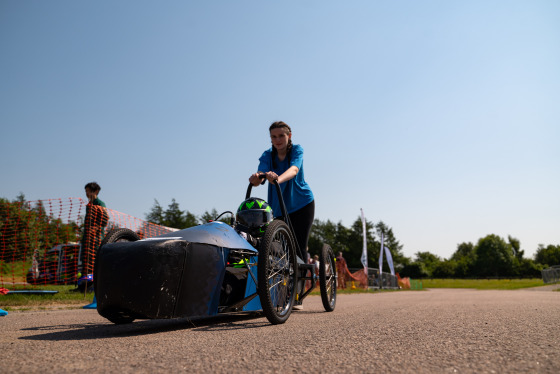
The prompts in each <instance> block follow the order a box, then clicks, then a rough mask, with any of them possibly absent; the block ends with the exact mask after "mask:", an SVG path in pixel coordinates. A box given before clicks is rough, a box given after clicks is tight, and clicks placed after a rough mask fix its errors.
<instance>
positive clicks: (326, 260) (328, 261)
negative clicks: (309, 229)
mask: <svg viewBox="0 0 560 374" xmlns="http://www.w3.org/2000/svg"><path fill="white" fill-rule="evenodd" d="M319 287H320V288H321V300H322V301H323V307H324V308H325V310H326V311H327V312H332V311H333V310H334V307H335V306H336V265H335V259H334V253H333V250H332V248H331V247H330V245H328V244H323V249H322V250H321V253H320V256H319Z"/></svg>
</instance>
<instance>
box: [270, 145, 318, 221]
mask: <svg viewBox="0 0 560 374" xmlns="http://www.w3.org/2000/svg"><path fill="white" fill-rule="evenodd" d="M275 161H276V168H273V167H272V148H270V149H268V150H266V151H264V153H263V154H262V156H261V158H259V162H260V163H259V171H260V172H263V173H266V172H269V171H273V172H275V173H276V174H278V175H279V176H280V175H281V174H283V173H284V172H285V171H286V170H288V169H289V168H290V166H296V167H297V168H298V169H299V171H298V173H297V174H296V176H295V177H294V178H292V179H290V180H289V181H287V182H284V183H282V184H280V190H281V191H282V197H283V198H284V204H286V210H287V211H288V214H291V213H293V212H296V211H298V210H300V209H301V208H303V207H304V206H306V205H307V204H309V203H311V202H312V201H313V192H311V188H309V185H308V184H307V182H306V181H305V178H304V174H303V147H302V146H300V145H299V144H294V146H293V147H292V154H291V157H290V156H289V155H287V156H286V158H284V160H283V161H280V160H279V159H278V156H276V160H275ZM268 203H269V204H270V206H271V208H272V211H273V212H274V216H275V217H279V216H281V215H282V210H281V209H280V202H279V201H278V194H277V192H276V187H275V186H274V185H272V184H270V183H269V184H268Z"/></svg>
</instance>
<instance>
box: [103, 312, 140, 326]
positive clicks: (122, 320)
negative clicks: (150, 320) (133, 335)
mask: <svg viewBox="0 0 560 374" xmlns="http://www.w3.org/2000/svg"><path fill="white" fill-rule="evenodd" d="M105 318H107V319H108V320H109V321H111V322H113V323H114V324H115V325H125V324H127V323H132V322H133V321H134V318H132V317H127V316H122V315H116V314H115V315H110V316H106V317H105Z"/></svg>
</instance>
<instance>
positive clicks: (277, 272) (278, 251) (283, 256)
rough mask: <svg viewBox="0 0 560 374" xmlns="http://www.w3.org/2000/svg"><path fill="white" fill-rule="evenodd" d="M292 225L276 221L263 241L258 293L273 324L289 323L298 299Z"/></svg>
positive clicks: (260, 255) (260, 250)
mask: <svg viewBox="0 0 560 374" xmlns="http://www.w3.org/2000/svg"><path fill="white" fill-rule="evenodd" d="M294 243H295V242H294V239H293V237H292V234H291V232H290V229H289V227H288V225H287V224H286V223H285V222H284V221H281V220H274V221H272V222H271V223H270V224H269V225H268V227H267V229H266V231H265V233H264V237H263V239H262V241H261V245H260V248H259V260H258V272H257V275H258V281H257V282H258V290H259V298H260V300H261V306H262V309H263V312H264V315H265V316H266V318H267V319H268V320H269V321H270V323H272V324H274V325H277V324H280V323H284V322H286V320H287V319H288V317H290V314H291V312H292V306H293V304H294V301H295V297H296V284H297V271H296V269H297V258H296V250H295V244H294Z"/></svg>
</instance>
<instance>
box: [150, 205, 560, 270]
mask: <svg viewBox="0 0 560 374" xmlns="http://www.w3.org/2000/svg"><path fill="white" fill-rule="evenodd" d="M217 214H218V213H217V212H216V210H215V209H213V210H212V211H210V212H208V211H206V212H204V214H202V215H201V216H196V215H194V214H192V213H191V212H189V211H182V210H181V209H180V208H179V204H178V203H177V202H176V201H175V199H173V200H172V202H171V204H169V206H168V208H167V209H165V210H164V209H163V207H162V206H161V205H160V204H159V202H158V201H157V200H155V204H154V206H153V207H152V209H151V211H150V212H149V213H148V214H146V219H147V220H148V221H150V222H153V223H156V224H160V225H164V226H169V227H175V228H181V229H182V228H187V227H190V226H195V225H198V224H203V223H206V222H208V221H209V220H213V219H215V218H216V216H217ZM382 234H383V238H384V246H385V247H387V248H389V249H390V251H391V255H392V257H393V263H394V265H395V271H397V272H399V274H400V275H401V276H402V277H407V276H408V277H411V278H416V279H418V278H486V277H541V270H542V269H544V268H547V267H549V266H552V265H560V245H552V244H551V245H547V246H545V245H539V247H538V249H537V252H536V254H535V256H534V258H533V259H529V258H525V257H524V251H523V250H522V249H521V243H520V242H519V240H518V239H516V238H513V237H511V236H508V238H507V240H505V239H503V238H501V237H499V236H498V235H494V234H490V235H487V236H485V237H484V238H480V239H479V240H478V241H477V242H476V244H473V243H471V242H467V243H460V244H458V245H457V249H456V251H455V252H454V253H453V255H452V256H451V257H450V258H449V259H444V258H441V257H439V256H437V255H435V254H433V253H430V252H417V253H416V254H415V256H414V258H409V257H406V256H405V255H404V254H403V252H402V249H403V245H402V244H401V243H400V242H399V241H398V240H397V238H396V236H395V234H394V232H393V229H392V228H391V227H389V226H388V225H386V224H385V223H384V222H383V221H379V222H377V223H374V222H371V221H368V220H366V243H367V253H368V264H369V267H374V268H377V267H378V261H379V251H380V250H381V242H380V240H381V235H382ZM323 243H328V244H329V245H330V246H331V247H332V248H333V250H334V251H335V253H338V252H342V254H343V256H344V258H345V259H346V261H347V263H348V266H349V267H351V268H352V267H353V268H361V267H362V266H363V265H362V263H361V257H362V251H363V226H362V220H361V218H360V217H359V216H358V218H357V219H356V220H355V221H354V223H353V224H352V225H351V226H350V227H346V226H344V225H343V224H342V223H341V222H338V223H335V222H333V221H331V220H326V221H322V220H319V219H315V221H314V223H313V227H312V228H311V235H310V238H309V248H308V250H309V253H310V254H311V255H314V254H319V251H320V250H321V248H322V246H323ZM384 266H387V264H386V262H385V265H384ZM384 270H385V271H387V267H384Z"/></svg>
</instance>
